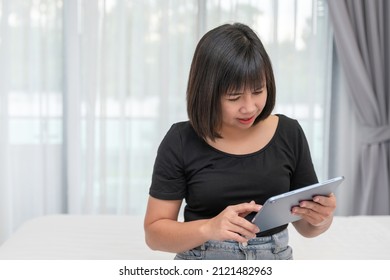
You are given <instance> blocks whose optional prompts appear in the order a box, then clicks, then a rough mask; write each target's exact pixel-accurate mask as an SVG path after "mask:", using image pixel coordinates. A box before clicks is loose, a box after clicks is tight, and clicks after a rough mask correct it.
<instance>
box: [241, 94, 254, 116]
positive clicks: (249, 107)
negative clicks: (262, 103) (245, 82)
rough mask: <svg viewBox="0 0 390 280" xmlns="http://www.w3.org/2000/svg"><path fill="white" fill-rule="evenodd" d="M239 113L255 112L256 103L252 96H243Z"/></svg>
mask: <svg viewBox="0 0 390 280" xmlns="http://www.w3.org/2000/svg"><path fill="white" fill-rule="evenodd" d="M242 101H243V102H242V104H241V108H240V111H241V113H252V112H254V111H256V103H255V100H254V98H253V95H252V94H244V95H243V98H242Z"/></svg>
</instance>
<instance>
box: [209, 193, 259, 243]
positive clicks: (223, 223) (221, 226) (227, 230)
mask: <svg viewBox="0 0 390 280" xmlns="http://www.w3.org/2000/svg"><path fill="white" fill-rule="evenodd" d="M260 208H261V205H258V204H256V203H255V202H254V201H251V202H250V203H241V204H237V205H231V206H228V207H226V208H225V210H223V211H222V212H221V213H220V214H219V215H218V216H216V217H214V218H211V219H210V220H208V221H207V223H205V224H204V231H205V234H206V236H208V237H209V239H210V240H218V241H224V240H235V241H237V242H241V243H244V242H247V241H248V240H249V239H252V238H254V237H256V233H258V232H260V229H259V228H258V227H257V226H256V225H255V224H253V223H251V222H250V221H248V220H247V219H245V216H246V215H248V214H249V213H252V212H258V211H259V210H260Z"/></svg>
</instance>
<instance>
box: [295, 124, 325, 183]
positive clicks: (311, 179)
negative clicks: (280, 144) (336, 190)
mask: <svg viewBox="0 0 390 280" xmlns="http://www.w3.org/2000/svg"><path fill="white" fill-rule="evenodd" d="M296 126H297V129H296V136H295V142H296V143H295V149H294V153H295V157H296V164H295V170H294V172H293V176H292V178H291V189H297V188H300V187H305V186H308V185H311V184H315V183H318V179H317V175H316V172H315V169H314V165H313V161H312V158H311V153H310V148H309V144H308V142H307V139H306V136H305V133H304V131H303V129H302V127H301V126H300V124H299V123H298V122H297V121H296Z"/></svg>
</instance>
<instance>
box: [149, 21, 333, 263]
mask: <svg viewBox="0 0 390 280" xmlns="http://www.w3.org/2000/svg"><path fill="white" fill-rule="evenodd" d="M274 105H275V81H274V75H273V70H272V66H271V62H270V59H269V57H268V55H267V53H266V51H265V49H264V47H263V44H262V43H261V41H260V39H259V38H258V36H257V35H256V34H255V33H254V32H253V30H251V29H250V28H249V27H248V26H246V25H243V24H239V23H236V24H225V25H222V26H219V27H217V28H215V29H213V30H211V31H209V32H208V33H206V34H205V35H204V36H203V37H202V39H201V40H200V41H199V43H198V45H197V48H196V50H195V54H194V58H193V61H192V65H191V69H190V74H189V81H188V88H187V111H188V116H189V121H186V122H180V123H176V124H174V125H173V126H172V127H171V129H170V130H169V131H168V133H167V134H166V136H165V138H164V139H163V141H162V142H161V144H160V147H159V150H158V154H157V157H156V161H155V165H154V171H153V176H152V184H151V188H150V192H149V194H150V197H149V201H148V207H147V211H146V215H145V223H144V226H145V236H146V242H147V244H148V246H149V247H150V248H152V249H154V250H162V251H168V252H175V253H177V255H176V257H175V259H292V249H291V247H290V246H288V231H287V225H283V226H280V227H277V228H274V229H270V230H267V231H261V229H259V228H258V227H257V226H255V225H254V224H252V223H251V222H250V219H249V218H248V217H247V216H248V215H249V214H251V213H252V212H257V211H259V209H260V208H261V205H262V204H263V203H264V202H265V201H266V199H267V198H269V197H271V196H273V195H277V194H280V193H284V192H287V191H290V190H293V189H297V188H300V187H303V186H306V185H310V184H313V183H317V182H318V181H317V176H316V173H315V170H314V167H313V163H312V160H311V156H310V151H309V147H308V143H307V140H306V138H305V135H304V132H303V130H302V128H301V126H300V125H299V124H298V122H297V121H296V120H293V119H290V118H288V117H286V116H284V115H273V114H271V113H272V110H273V108H274ZM183 199H185V202H186V206H185V209H184V222H179V221H178V213H179V210H180V208H181V204H182V201H183ZM335 207H336V198H335V196H334V195H333V194H332V195H330V196H329V197H325V196H317V197H315V198H314V199H313V201H303V202H301V204H300V205H299V206H297V207H294V208H293V209H292V212H293V214H295V215H299V216H300V217H302V219H300V220H299V221H296V222H294V223H293V225H294V226H295V228H296V229H297V231H298V232H299V233H300V234H302V235H303V236H306V237H314V236H317V235H319V234H321V233H323V232H324V231H326V230H327V229H328V228H329V226H330V225H331V223H332V217H333V212H334V210H335Z"/></svg>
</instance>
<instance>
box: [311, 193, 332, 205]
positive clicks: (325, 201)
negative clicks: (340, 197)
mask: <svg viewBox="0 0 390 280" xmlns="http://www.w3.org/2000/svg"><path fill="white" fill-rule="evenodd" d="M313 201H314V202H316V203H319V204H321V205H323V206H328V207H336V196H335V195H334V194H333V193H331V194H330V195H329V196H320V195H317V196H315V197H313Z"/></svg>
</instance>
